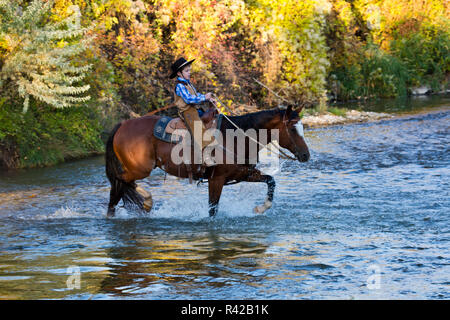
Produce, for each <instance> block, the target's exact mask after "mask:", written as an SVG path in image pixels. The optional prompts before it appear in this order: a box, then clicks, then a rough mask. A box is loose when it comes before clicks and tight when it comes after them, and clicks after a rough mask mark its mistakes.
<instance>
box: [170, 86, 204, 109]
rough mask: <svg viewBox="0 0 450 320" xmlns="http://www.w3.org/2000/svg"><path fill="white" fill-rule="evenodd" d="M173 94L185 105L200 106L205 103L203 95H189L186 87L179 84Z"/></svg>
mask: <svg viewBox="0 0 450 320" xmlns="http://www.w3.org/2000/svg"><path fill="white" fill-rule="evenodd" d="M175 92H176V94H177V95H178V96H180V97H182V98H183V100H184V102H186V103H187V104H200V103H202V102H205V101H206V97H205V95H204V94H200V93H199V94H197V95H196V96H194V95H192V94H190V93H189V91H188V89H187V88H186V86H184V85H183V84H181V83H179V84H177V86H176V88H175Z"/></svg>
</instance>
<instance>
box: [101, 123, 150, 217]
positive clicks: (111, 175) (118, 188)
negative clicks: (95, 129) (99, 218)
mask: <svg viewBox="0 0 450 320" xmlns="http://www.w3.org/2000/svg"><path fill="white" fill-rule="evenodd" d="M120 126H121V123H119V124H117V125H116V126H115V127H114V129H112V131H111V133H110V135H109V138H108V141H107V142H106V152H105V166H106V176H107V177H108V180H109V182H110V183H111V192H110V198H109V205H108V215H114V207H115V206H116V205H117V203H119V201H120V199H122V200H123V202H124V205H129V204H134V205H137V206H138V207H139V208H141V209H142V208H143V202H144V198H143V197H142V196H141V195H140V194H139V193H138V192H137V191H136V183H134V182H125V181H124V180H122V179H121V178H120V176H121V175H122V173H123V168H122V165H121V163H120V161H119V159H118V158H117V156H116V153H115V152H114V146H113V142H114V136H115V134H116V132H117V130H118V129H119V128H120Z"/></svg>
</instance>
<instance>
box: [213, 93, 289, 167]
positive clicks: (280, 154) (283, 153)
mask: <svg viewBox="0 0 450 320" xmlns="http://www.w3.org/2000/svg"><path fill="white" fill-rule="evenodd" d="M214 99H216V100H217V101H218V102H219V103H220V104H221V105H224V106H225V107H226V105H225V104H223V103H222V102H221V101H220V100H219V99H218V98H217V96H216V95H214ZM211 103H212V105H213V106H214V107H215V108H216V110H217V112H219V113H221V112H220V110H219V108H218V107H217V105H216V103H215V102H212V101H211ZM231 113H233V112H231ZM222 116H224V117H225V119H227V120H228V121H229V122H230V123H231V124H232V125H233V126H234V127H235V128H236V129H238V130H240V131H242V133H243V134H244V136H246V137H247V138H249V139H250V140H252V141H253V142H256V143H257V144H259V145H260V146H261V147H262V148H266V147H267V146H265V145H263V144H262V143H261V142H259V141H258V140H255V139H254V138H253V137H251V136H249V135H247V134H246V133H245V132H244V130H242V129H241V128H239V127H238V126H237V125H236V124H235V123H234V122H233V121H231V119H230V118H228V117H227V115H226V114H223V113H222ZM283 122H284V121H283ZM284 125H285V126H286V123H285V124H284ZM286 130H287V127H286ZM288 135H289V132H288ZM289 137H290V135H289ZM268 144H271V145H273V146H274V147H275V149H276V151H279V153H276V152H275V154H276V155H278V156H279V157H280V158H282V159H285V160H294V161H295V160H297V159H296V158H294V157H291V156H289V155H287V154H286V153H285V152H284V151H283V150H281V149H280V148H279V147H278V146H277V145H275V144H274V143H272V142H269V143H268ZM271 149H272V148H271ZM271 152H272V150H271Z"/></svg>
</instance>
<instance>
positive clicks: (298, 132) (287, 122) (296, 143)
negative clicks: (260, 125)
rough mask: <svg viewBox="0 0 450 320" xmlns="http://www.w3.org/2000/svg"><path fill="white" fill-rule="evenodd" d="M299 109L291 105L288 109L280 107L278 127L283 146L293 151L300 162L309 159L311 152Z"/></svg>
mask: <svg viewBox="0 0 450 320" xmlns="http://www.w3.org/2000/svg"><path fill="white" fill-rule="evenodd" d="M301 109H302V107H300V108H299V109H293V108H292V106H289V107H288V108H287V109H286V110H282V109H280V112H279V123H277V124H276V129H278V130H279V141H278V143H279V144H280V146H281V147H283V148H286V149H288V150H289V151H290V152H292V153H293V154H294V155H295V157H296V158H297V159H298V161H300V162H306V161H308V160H309V157H310V154H309V150H308V146H307V145H306V142H305V137H304V134H303V124H302V122H301V120H300V116H299V112H300V111H301Z"/></svg>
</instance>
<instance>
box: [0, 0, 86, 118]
mask: <svg viewBox="0 0 450 320" xmlns="http://www.w3.org/2000/svg"><path fill="white" fill-rule="evenodd" d="M52 4H53V2H52V1H48V2H44V1H43V0H33V1H32V2H31V3H29V4H28V5H26V4H25V2H24V1H16V0H11V1H9V0H0V50H1V51H0V67H1V70H0V88H2V92H4V90H5V88H9V89H11V88H12V90H14V91H16V92H17V93H18V94H19V96H20V97H22V98H23V99H24V103H23V112H24V113H25V112H26V111H27V110H28V106H29V98H30V96H32V97H33V98H35V99H38V100H40V101H43V102H45V103H47V104H49V105H52V106H53V107H56V108H64V107H70V106H73V105H76V104H79V103H82V102H86V101H88V100H89V99H90V96H89V95H84V96H81V94H83V93H86V92H87V91H88V90H89V85H82V84H81V82H82V80H83V78H84V77H85V76H86V75H87V71H88V70H89V68H90V65H76V64H75V62H74V57H76V56H77V55H79V54H80V53H81V52H83V51H84V50H85V49H86V47H87V44H88V42H89V39H87V38H83V36H84V35H85V33H86V31H87V30H88V28H83V27H82V26H81V25H80V16H81V13H80V10H79V8H78V6H71V7H69V10H70V11H71V12H69V13H70V15H69V16H68V17H67V18H65V19H63V20H61V21H58V22H53V21H51V20H49V19H48V16H49V12H50V10H51V8H52Z"/></svg>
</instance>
